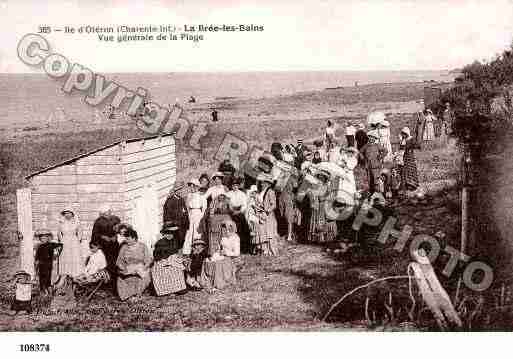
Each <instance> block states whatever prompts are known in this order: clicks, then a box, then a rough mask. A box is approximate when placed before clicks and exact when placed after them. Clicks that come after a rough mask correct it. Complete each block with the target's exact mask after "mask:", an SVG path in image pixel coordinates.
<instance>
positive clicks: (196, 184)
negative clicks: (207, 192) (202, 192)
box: [187, 178, 201, 187]
mask: <svg viewBox="0 0 513 359" xmlns="http://www.w3.org/2000/svg"><path fill="white" fill-rule="evenodd" d="M190 184H193V185H195V186H196V187H201V184H200V182H199V180H197V179H196V178H192V179H190V180H189V181H187V185H190Z"/></svg>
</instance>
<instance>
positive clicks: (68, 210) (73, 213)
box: [61, 207, 75, 216]
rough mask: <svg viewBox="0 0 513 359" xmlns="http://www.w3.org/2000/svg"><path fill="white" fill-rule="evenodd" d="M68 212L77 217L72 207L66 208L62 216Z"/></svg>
mask: <svg viewBox="0 0 513 359" xmlns="http://www.w3.org/2000/svg"><path fill="white" fill-rule="evenodd" d="M66 212H68V213H71V214H72V215H73V216H74V215H75V212H73V209H72V208H71V207H65V208H64V209H63V210H62V211H61V214H62V215H63V216H64V214H65V213H66Z"/></svg>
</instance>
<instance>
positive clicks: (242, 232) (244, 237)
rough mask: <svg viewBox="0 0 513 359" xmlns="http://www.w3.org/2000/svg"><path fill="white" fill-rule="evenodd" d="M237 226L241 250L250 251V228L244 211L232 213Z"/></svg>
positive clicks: (243, 251)
mask: <svg viewBox="0 0 513 359" xmlns="http://www.w3.org/2000/svg"><path fill="white" fill-rule="evenodd" d="M231 217H232V220H233V222H235V226H236V227H237V235H238V236H239V238H240V250H241V252H242V253H249V249H250V239H249V238H250V228H249V224H248V222H247V220H246V216H245V215H244V214H243V213H237V214H232V215H231Z"/></svg>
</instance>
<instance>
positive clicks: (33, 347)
mask: <svg viewBox="0 0 513 359" xmlns="http://www.w3.org/2000/svg"><path fill="white" fill-rule="evenodd" d="M20 351H21V352H49V351H50V344H20Z"/></svg>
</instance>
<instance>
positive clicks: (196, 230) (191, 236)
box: [182, 209, 203, 255]
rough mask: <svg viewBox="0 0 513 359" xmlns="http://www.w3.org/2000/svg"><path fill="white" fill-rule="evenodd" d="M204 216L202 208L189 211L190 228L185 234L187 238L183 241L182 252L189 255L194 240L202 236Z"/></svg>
mask: <svg viewBox="0 0 513 359" xmlns="http://www.w3.org/2000/svg"><path fill="white" fill-rule="evenodd" d="M202 218H203V212H202V211H201V209H191V210H190V212H189V229H188V230H187V233H186V234H185V240H184V243H183V248H182V253H183V254H186V255H189V254H191V249H192V242H193V241H194V240H195V239H200V238H201V230H200V228H201V226H200V223H201V220H202Z"/></svg>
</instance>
